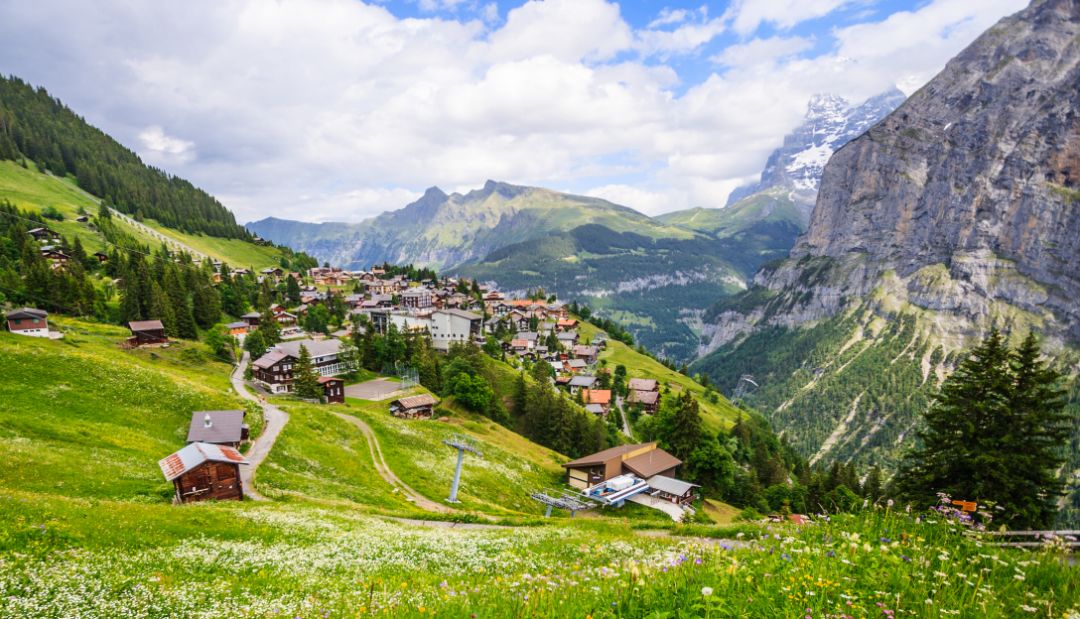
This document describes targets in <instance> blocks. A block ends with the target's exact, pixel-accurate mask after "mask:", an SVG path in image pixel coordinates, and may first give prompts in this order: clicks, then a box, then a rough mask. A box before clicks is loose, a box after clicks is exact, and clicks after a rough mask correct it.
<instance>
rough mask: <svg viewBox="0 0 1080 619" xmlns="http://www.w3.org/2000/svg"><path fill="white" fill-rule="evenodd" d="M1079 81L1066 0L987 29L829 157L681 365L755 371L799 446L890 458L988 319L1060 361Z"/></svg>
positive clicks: (1079, 139) (1073, 210)
mask: <svg viewBox="0 0 1080 619" xmlns="http://www.w3.org/2000/svg"><path fill="white" fill-rule="evenodd" d="M1077 83H1080V3H1077V2H1075V0H1038V1H1036V2H1034V3H1033V4H1032V5H1031V6H1030V7H1029V8H1028V9H1026V10H1024V11H1022V12H1021V13H1018V14H1017V15H1014V16H1012V17H1008V18H1006V19H1004V20H1002V21H1001V22H999V23H998V24H997V25H996V26H994V27H993V28H991V29H990V30H989V31H987V32H986V33H984V34H983V35H982V36H981V37H979V39H978V40H976V41H975V42H974V43H973V44H972V45H971V46H969V47H968V48H967V49H966V50H964V51H963V52H962V53H961V54H960V55H959V56H957V57H956V58H955V59H953V60H952V61H951V62H949V64H948V65H947V66H946V67H945V69H944V70H943V71H942V72H941V74H939V75H938V76H937V77H935V78H934V79H933V80H932V81H931V82H930V83H929V84H927V85H926V86H925V87H924V88H923V89H921V90H920V91H919V92H917V93H916V94H915V95H913V96H912V97H911V98H910V99H908V101H907V102H905V103H904V104H903V105H902V106H901V107H900V108H898V109H897V110H896V111H895V112H893V113H892V114H890V115H889V116H888V118H886V119H885V120H884V121H883V122H881V123H879V124H878V125H876V126H875V127H874V128H872V129H871V130H870V131H869V132H867V133H866V134H864V135H862V136H861V137H859V138H857V139H855V140H854V141H852V142H851V143H849V144H848V145H846V146H845V147H843V148H841V149H840V150H839V151H838V152H837V153H836V154H835V155H834V156H833V157H832V159H831V160H830V161H829V163H828V165H827V166H826V168H825V172H824V175H823V177H822V183H821V189H820V192H819V196H818V202H817V206H816V208H815V210H814V213H813V216H812V218H811V221H810V226H809V229H808V231H807V233H806V234H805V235H804V236H803V237H802V238H801V239H800V241H799V242H798V244H797V245H796V247H795V248H794V250H793V251H792V255H791V258H790V259H788V260H787V261H785V262H783V263H782V264H779V265H773V266H770V267H766V268H765V269H763V270H762V271H761V272H760V273H758V275H757V276H756V278H755V286H754V287H753V288H751V289H750V290H748V291H747V292H746V293H743V294H741V295H739V296H738V297H735V298H733V299H728V300H724V301H721V302H720V303H718V304H717V305H716V306H715V307H714V308H712V309H711V310H710V313H709V316H708V318H709V326H708V333H709V335H710V339H709V341H708V343H707V344H705V345H704V346H703V349H702V352H703V353H706V354H707V353H712V354H707V356H705V357H704V358H703V359H701V360H700V361H698V362H697V364H696V369H698V370H700V371H704V372H707V373H709V374H710V375H712V376H714V377H715V378H716V379H717V380H718V381H719V382H720V384H721V385H723V386H724V387H725V388H726V389H732V388H734V386H735V384H736V382H737V381H738V380H739V377H740V374H742V373H752V374H753V375H755V376H756V377H757V380H756V382H757V383H758V384H759V385H761V387H760V388H759V389H758V390H757V391H756V392H754V393H752V394H751V395H750V396H749V399H750V401H751V402H753V403H754V404H756V405H758V406H760V407H761V409H762V410H763V411H764V412H766V413H767V414H768V415H770V416H771V418H772V420H773V421H774V423H775V424H776V425H777V426H778V427H780V428H782V429H784V430H786V431H788V436H789V438H790V439H791V441H792V443H793V444H794V445H796V446H797V448H799V449H801V450H802V451H803V452H804V453H807V454H816V455H817V456H818V457H821V458H840V459H849V458H856V459H863V460H871V461H886V462H888V461H890V460H891V459H892V458H893V457H895V455H896V453H897V451H898V450H899V449H900V448H902V447H903V446H904V445H905V444H906V443H907V442H908V441H909V440H910V438H911V436H912V434H911V430H912V429H913V427H914V424H915V421H916V417H915V415H916V414H917V413H918V411H919V410H921V409H922V408H923V407H924V405H925V398H926V396H927V394H928V393H930V392H931V391H932V389H933V387H934V386H935V384H936V382H937V381H939V380H940V379H941V377H942V376H944V374H945V373H947V372H948V370H949V369H950V368H951V367H952V361H953V358H954V355H955V353H956V351H957V350H958V349H960V348H961V347H963V346H964V345H965V344H967V343H969V342H970V340H971V338H973V337H977V336H979V335H980V334H982V333H983V332H984V331H985V330H986V329H987V328H988V327H989V326H990V325H992V324H996V325H998V326H999V327H1002V328H1004V329H1006V330H1008V331H1010V332H1012V333H1013V334H1022V333H1024V332H1026V331H1027V330H1028V329H1035V330H1037V331H1038V332H1039V333H1041V334H1042V335H1043V336H1044V338H1045V339H1046V343H1047V345H1048V346H1049V347H1050V348H1051V349H1053V350H1055V351H1057V354H1058V355H1059V356H1060V357H1059V358H1060V359H1062V360H1063V361H1064V362H1066V363H1067V364H1069V365H1067V367H1071V364H1073V363H1075V361H1076V356H1075V352H1074V351H1075V345H1076V343H1077V341H1078V340H1080V305H1078V304H1077V302H1076V299H1077V298H1080V269H1078V266H1080V174H1078V172H1077V170H1078V169H1080V122H1078V121H1077V118H1076V110H1077V109H1078V108H1080V90H1078V89H1077V87H1076V84H1077ZM1074 393H1075V389H1074ZM1074 451H1075V450H1074Z"/></svg>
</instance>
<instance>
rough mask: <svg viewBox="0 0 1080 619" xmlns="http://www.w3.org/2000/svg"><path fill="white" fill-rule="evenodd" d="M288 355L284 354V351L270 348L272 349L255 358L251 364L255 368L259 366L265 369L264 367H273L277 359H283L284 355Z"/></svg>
mask: <svg viewBox="0 0 1080 619" xmlns="http://www.w3.org/2000/svg"><path fill="white" fill-rule="evenodd" d="M288 356H289V355H286V354H285V353H283V352H281V351H280V350H272V351H270V352H268V353H266V354H265V355H263V356H261V357H259V358H258V359H256V360H255V361H254V362H253V363H252V365H254V366H255V367H257V368H261V369H263V370H266V369H269V368H272V367H274V364H275V363H277V362H278V361H281V360H282V359H284V358H285V357H288Z"/></svg>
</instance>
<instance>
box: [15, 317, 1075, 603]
mask: <svg viewBox="0 0 1080 619" xmlns="http://www.w3.org/2000/svg"><path fill="white" fill-rule="evenodd" d="M58 322H60V323H63V326H64V327H65V328H66V330H67V333H68V336H67V337H66V338H65V339H64V340H62V341H49V340H45V341H42V340H37V339H32V338H24V337H20V336H13V335H10V334H6V333H4V334H0V362H2V363H3V366H4V368H5V375H4V379H3V380H2V381H0V401H2V402H3V403H4V406H2V407H0V449H3V452H4V454H5V459H4V466H3V467H0V617H5V618H6V617H13V618H14V617H41V618H61V617H65V618H66V617H93V618H106V617H109V618H111V617H118V616H135V617H178V618H180V617H182V618H186V617H193V618H194V617H208V616H214V617H217V616H231V617H272V616H285V617H304V618H315V617H320V618H327V617H341V616H349V617H354V616H361V617H364V616H369V615H378V616H393V617H427V616H433V615H434V616H447V617H466V616H472V615H476V616H477V617H510V616H519V617H531V616H535V617H575V618H580V617H586V616H593V617H616V616H620V617H659V616H664V615H663V613H667V612H669V611H670V609H671V608H683V609H686V610H687V611H688V613H689V614H688V616H706V615H710V614H711V615H712V616H747V617H773V616H796V615H798V616H803V615H804V614H812V615H813V616H822V615H826V614H830V613H831V614H838V613H846V614H850V615H852V616H864V615H865V616H870V615H875V616H876V615H879V614H880V613H881V612H882V609H887V610H890V611H893V612H895V613H897V614H901V613H907V614H915V615H919V614H924V613H925V612H926V609H927V608H934V609H935V610H937V609H943V610H947V611H950V612H951V611H954V610H956V611H957V612H959V611H960V610H962V609H975V611H973V612H975V613H977V614H978V616H980V617H1007V616H1014V615H1015V611H1016V609H1017V608H1023V607H1028V608H1033V609H1035V610H1034V611H1033V612H1036V613H1041V614H1042V615H1045V616H1049V615H1050V614H1051V611H1052V614H1053V615H1054V616H1062V615H1064V616H1070V615H1069V614H1068V613H1070V612H1080V602H1078V599H1080V592H1078V584H1077V583H1078V582H1080V581H1078V580H1077V579H1075V578H1073V577H1072V574H1071V572H1070V571H1071V569H1072V568H1070V567H1068V566H1067V563H1065V562H1064V561H1063V560H1062V559H1061V558H1060V557H1059V556H1058V555H1056V554H1053V553H1037V554H1036V553H1027V552H1023V553H1021V552H1013V551H1008V550H995V551H994V552H992V553H990V552H988V551H987V550H986V548H985V547H980V546H978V545H977V543H978V542H976V541H974V540H969V539H967V538H965V537H963V536H960V535H957V534H956V529H955V528H954V527H953V526H949V525H946V524H944V523H941V522H938V521H937V520H935V521H934V523H927V522H923V523H922V524H917V523H915V522H914V516H915V515H914V514H911V515H908V514H904V513H903V512H891V511H884V510H877V511H873V510H871V511H869V512H868V513H866V514H864V515H861V516H857V517H849V516H837V517H834V518H833V519H832V521H831V522H824V521H823V522H821V523H820V524H819V525H817V526H814V527H807V528H803V529H798V528H795V527H790V526H783V525H780V526H777V527H776V528H774V529H772V530H769V529H758V528H757V527H747V526H743V527H741V529H740V531H742V532H744V533H745V534H746V535H747V536H746V537H744V538H742V539H740V540H726V541H723V542H722V543H720V544H717V543H712V542H710V541H708V540H707V539H695V538H689V537H666V536H663V535H662V533H663V532H662V531H661V532H660V533H661V535H659V536H654V535H649V536H645V535H640V534H638V532H636V531H635V530H634V529H633V528H632V527H631V526H629V523H628V522H627V521H624V520H623V519H622V518H620V517H619V515H621V514H619V513H615V514H614V516H615V517H614V518H611V517H604V518H595V517H594V518H578V519H574V520H570V519H567V518H565V517H561V518H557V519H552V520H550V521H543V524H541V525H537V524H535V523H536V522H537V520H536V519H535V518H533V517H531V516H528V514H534V513H535V512H534V511H531V510H530V509H529V505H528V503H526V502H525V501H526V500H525V499H524V498H523V493H525V492H526V491H527V490H528V489H529V488H530V487H531V486H533V485H534V484H539V483H544V482H546V481H547V480H548V479H549V475H551V474H552V473H554V471H555V466H554V461H553V460H554V455H553V454H550V452H547V451H546V450H542V449H540V448H537V447H535V446H532V445H529V444H527V443H524V442H523V441H522V439H521V438H520V437H517V436H516V435H513V434H511V433H508V432H507V431H506V430H504V429H501V428H498V427H496V426H492V425H491V424H490V423H489V422H487V421H485V420H482V419H477V418H471V417H469V416H467V415H462V414H460V413H459V412H458V411H456V410H455V409H454V407H453V406H452V404H451V405H449V408H450V409H451V412H452V414H451V418H452V419H455V420H458V421H460V423H457V422H450V423H447V422H438V421H431V422H404V421H398V420H393V419H391V418H390V417H389V415H387V414H386V413H385V411H384V409H383V407H384V404H383V403H379V404H375V403H369V402H362V401H353V402H350V403H349V405H348V406H333V407H326V406H313V405H306V404H300V403H292V402H290V403H288V404H286V406H287V407H288V409H289V413H290V414H291V419H290V422H289V424H288V425H287V426H286V429H285V431H284V433H283V435H282V437H281V440H280V441H279V443H278V445H277V446H275V448H274V451H273V452H272V454H271V458H270V460H269V461H268V462H267V463H266V464H265V465H264V467H263V468H261V469H260V471H259V476H258V482H257V483H258V484H259V486H260V489H262V490H264V491H265V492H267V494H271V496H272V497H273V498H274V499H275V500H272V501H268V502H252V501H245V502H243V503H238V502H224V503H203V504H194V505H188V506H183V507H176V506H172V505H170V504H169V497H168V495H169V486H168V484H166V483H165V482H164V481H163V480H162V479H161V477H160V472H159V471H158V470H157V465H156V462H157V459H158V458H160V457H161V456H162V455H164V454H166V453H168V452H170V451H172V450H173V449H175V448H177V447H178V446H180V445H181V444H182V443H183V440H184V429H185V428H186V426H187V422H188V420H189V418H190V410H191V409H193V408H211V407H213V408H217V407H231V406H237V405H238V402H237V401H236V400H235V397H234V396H232V395H231V394H230V393H229V391H228V383H227V380H226V376H227V373H228V367H226V366H223V365H221V364H218V363H215V362H212V361H209V360H208V359H207V358H206V356H205V352H204V351H203V350H202V349H201V347H199V346H197V345H194V344H186V345H181V346H176V347H170V348H167V349H157V350H153V351H124V350H121V349H119V348H118V347H116V345H115V343H116V341H117V340H119V339H121V338H122V337H123V335H124V332H123V331H122V330H120V329H116V328H112V327H101V326H96V325H91V324H87V323H81V322H74V321H65V320H62V319H59V320H58ZM614 353H615V356H616V358H619V356H620V354H621V355H623V356H625V355H626V354H627V353H626V351H619V350H618V349H617V347H616V349H615V350H614ZM630 354H632V353H630ZM644 371H647V372H653V371H659V370H656V369H655V368H648V367H646V370H644ZM672 379H673V380H674V377H672ZM332 411H338V412H346V413H349V414H355V415H356V416H358V417H361V418H364V419H366V420H368V421H369V423H371V425H372V427H373V428H375V431H376V433H377V434H378V436H379V438H380V441H381V442H383V443H384V445H385V447H384V453H385V454H386V458H387V460H388V461H389V462H390V464H391V466H392V467H393V468H394V469H395V470H396V471H398V472H399V473H400V474H401V476H402V477H403V479H404V480H405V481H406V482H407V483H409V484H411V485H413V487H414V488H417V489H420V490H423V491H424V492H425V493H427V494H429V495H432V496H435V497H439V496H442V493H443V492H444V491H445V490H446V486H447V484H448V478H447V477H446V476H445V475H446V473H445V470H446V469H447V468H448V467H446V464H448V463H447V462H446V461H445V458H446V454H447V453H448V452H449V450H448V449H446V448H445V447H443V446H442V445H441V444H440V443H439V442H438V441H439V440H440V438H441V437H443V436H444V435H445V433H448V432H451V431H457V432H464V433H467V434H469V435H471V436H474V437H476V438H477V439H478V441H480V442H481V449H483V450H484V455H485V459H484V460H482V461H481V460H470V461H468V462H467V465H466V468H465V475H464V479H463V484H462V498H463V501H464V502H463V504H462V506H463V507H466V508H470V509H471V508H473V507H474V506H475V507H476V508H478V509H482V510H484V511H487V512H488V513H493V514H503V515H509V516H510V519H509V520H508V521H507V522H509V523H511V524H513V523H517V524H518V526H499V527H492V526H490V525H469V526H453V527H450V526H438V524H435V525H424V524H418V523H416V522H415V521H411V520H406V521H402V520H397V519H391V518H385V517H380V516H379V515H380V514H400V515H402V516H414V517H415V516H416V515H417V513H416V511H415V510H414V509H412V508H411V507H410V506H407V505H404V503H403V502H402V501H401V500H400V499H399V498H398V497H396V496H394V493H393V492H388V491H387V487H386V485H385V484H384V482H382V480H381V479H380V478H378V477H377V476H376V475H374V473H373V471H372V470H371V469H370V468H368V467H369V464H368V463H369V462H370V460H368V459H367V458H366V457H365V456H366V455H367V454H366V453H365V451H364V443H363V442H362V437H361V436H359V434H358V433H357V432H354V431H352V429H351V427H350V426H349V425H348V424H345V423H343V422H342V423H339V422H340V420H339V419H338V418H337V417H335V416H333V415H332ZM256 417H257V415H256ZM249 419H250V420H252V421H255V420H254V419H251V416H249ZM253 430H254V431H255V432H258V427H257V426H256V427H255V428H253ZM443 450H445V452H444V451H443ZM504 500H505V503H504V502H503V501H504ZM716 507H717V510H718V511H716V516H717V517H718V518H726V517H728V516H730V513H729V511H730V510H727V509H725V508H724V507H723V506H716ZM519 511H520V512H523V513H524V514H525V517H524V518H521V517H517V516H515V515H514V514H516V513H518V512H519ZM446 524H449V523H446ZM650 526H654V525H650ZM729 532H731V533H733V531H730V530H729ZM678 533H680V534H682V535H689V534H706V535H712V536H716V535H721V534H723V533H724V531H723V530H717V529H712V528H704V527H693V528H683V529H680V530H679V531H678ZM958 564H959V565H965V566H970V569H968V568H965V570H966V571H967V572H971V573H977V574H978V575H979V576H978V578H979V580H978V582H979V585H978V587H977V588H976V587H973V586H971V585H969V584H967V579H969V578H971V577H970V576H966V575H964V574H956V570H955V569H954V568H955V566H956V565H958ZM1018 576H1019V577H1018ZM795 582H798V587H794V583H795ZM810 593H813V594H814V595H810ZM924 600H930V604H927V603H926V602H925V601H924ZM879 604H880V606H879ZM807 609H810V610H809V611H808V610H807ZM935 616H936V615H935ZM972 616H974V614H973V615H972Z"/></svg>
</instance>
